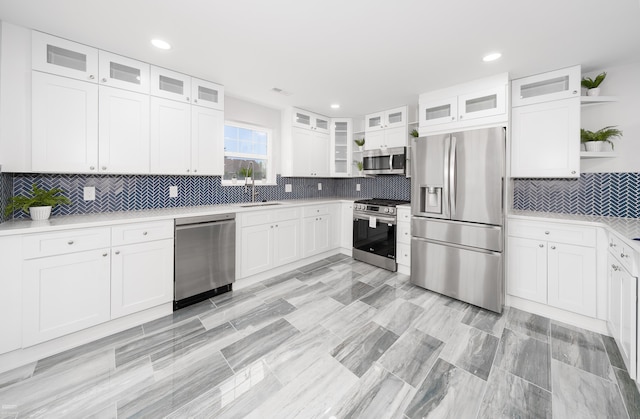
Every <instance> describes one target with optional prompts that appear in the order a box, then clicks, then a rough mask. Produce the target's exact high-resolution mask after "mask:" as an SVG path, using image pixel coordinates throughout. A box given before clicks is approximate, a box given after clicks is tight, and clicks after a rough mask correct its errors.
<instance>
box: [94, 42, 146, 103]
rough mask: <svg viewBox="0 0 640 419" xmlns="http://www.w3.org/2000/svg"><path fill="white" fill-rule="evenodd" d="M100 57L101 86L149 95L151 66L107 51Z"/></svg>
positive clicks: (101, 53)
mask: <svg viewBox="0 0 640 419" xmlns="http://www.w3.org/2000/svg"><path fill="white" fill-rule="evenodd" d="M99 57H100V58H99V63H100V67H99V70H98V75H99V77H98V79H99V82H100V84H104V85H106V86H110V87H118V88H120V89H126V90H132V91H134V92H139V93H147V94H149V75H150V66H149V64H147V63H143V62H142V61H137V60H132V59H131V58H127V57H123V56H120V55H116V54H112V53H110V52H106V51H100V54H99Z"/></svg>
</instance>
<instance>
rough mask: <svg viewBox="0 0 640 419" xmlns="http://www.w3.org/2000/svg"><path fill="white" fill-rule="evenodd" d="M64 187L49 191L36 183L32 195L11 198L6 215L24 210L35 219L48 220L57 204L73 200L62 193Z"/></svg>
mask: <svg viewBox="0 0 640 419" xmlns="http://www.w3.org/2000/svg"><path fill="white" fill-rule="evenodd" d="M62 192H63V191H62V189H58V188H53V189H49V190H48V191H47V190H45V189H40V188H38V187H37V186H36V184H35V183H34V184H33V186H32V189H31V196H23V195H17V196H13V197H11V198H10V199H9V205H7V208H5V215H6V216H7V217H8V216H9V215H11V214H13V212H14V211H17V210H22V211H24V212H26V213H28V214H29V215H31V219H32V220H34V221H41V220H48V219H49V216H50V215H51V209H52V208H53V207H55V206H57V205H69V204H71V201H70V200H69V198H67V197H66V196H64V195H62Z"/></svg>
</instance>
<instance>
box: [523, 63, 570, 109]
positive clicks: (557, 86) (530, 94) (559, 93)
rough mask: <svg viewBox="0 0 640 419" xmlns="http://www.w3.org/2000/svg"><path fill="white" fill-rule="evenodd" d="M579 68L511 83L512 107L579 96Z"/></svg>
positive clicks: (552, 72) (556, 71)
mask: <svg viewBox="0 0 640 419" xmlns="http://www.w3.org/2000/svg"><path fill="white" fill-rule="evenodd" d="M580 80H581V78H580V66H579V65H577V66H573V67H569V68H563V69H561V70H555V71H550V72H548V73H543V74H537V75H535V76H531V77H525V78H522V79H518V80H513V81H512V82H511V95H512V96H511V103H512V106H513V107H516V106H522V105H531V104H534V103H541V102H548V101H550V100H559V99H567V98H571V97H579V96H580Z"/></svg>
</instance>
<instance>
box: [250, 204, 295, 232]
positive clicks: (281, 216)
mask: <svg viewBox="0 0 640 419" xmlns="http://www.w3.org/2000/svg"><path fill="white" fill-rule="evenodd" d="M241 217H242V224H241V225H242V227H251V226H257V225H261V224H269V223H275V222H279V221H286V220H294V219H296V218H299V217H300V209H299V208H286V209H280V210H260V211H255V212H249V213H245V214H242V215H241Z"/></svg>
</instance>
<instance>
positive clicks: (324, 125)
mask: <svg viewBox="0 0 640 419" xmlns="http://www.w3.org/2000/svg"><path fill="white" fill-rule="evenodd" d="M313 119H314V124H313V126H314V129H315V130H316V131H320V132H324V133H326V134H329V118H327V117H326V116H322V115H314V118H313Z"/></svg>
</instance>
